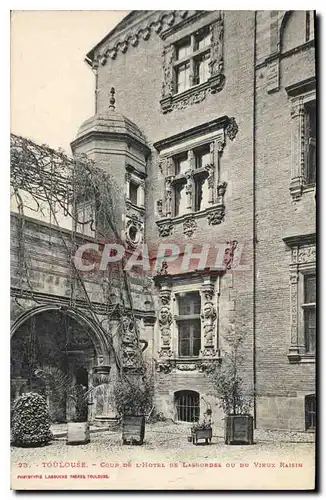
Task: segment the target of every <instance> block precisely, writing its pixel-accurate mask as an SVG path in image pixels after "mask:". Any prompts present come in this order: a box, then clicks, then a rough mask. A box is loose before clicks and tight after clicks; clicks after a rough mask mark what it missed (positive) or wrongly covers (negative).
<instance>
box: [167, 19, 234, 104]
mask: <svg viewBox="0 0 326 500" xmlns="http://www.w3.org/2000/svg"><path fill="white" fill-rule="evenodd" d="M190 20H191V19H190V18H189V24H187V25H186V26H180V27H177V29H176V30H167V31H166V32H165V33H162V35H161V37H162V38H163V40H164V41H165V45H164V48H163V52H162V57H163V83H162V97H161V100H160V105H161V110H162V112H163V113H168V112H170V111H172V110H174V109H184V108H186V107H188V106H190V105H192V104H195V103H199V102H201V101H203V100H204V99H205V98H206V96H207V94H208V93H211V94H215V93H216V92H219V91H220V90H222V88H223V86H224V82H225V77H224V74H223V70H224V62H223V44H224V19H223V15H222V13H221V11H212V12H209V13H205V14H204V16H203V15H202V14H201V15H200V18H199V19H197V20H196V21H192V22H190ZM207 27H208V28H209V30H210V35H211V43H210V46H209V49H210V62H209V68H210V76H209V78H208V79H207V80H206V81H205V82H202V83H199V84H193V85H190V87H189V88H187V89H186V90H184V91H182V92H179V93H177V92H176V78H175V68H176V67H177V66H178V65H179V64H180V62H178V61H177V58H176V53H177V46H178V44H179V43H180V42H181V41H182V40H184V39H185V38H187V37H190V38H191V40H192V42H191V43H192V45H193V46H194V38H195V36H196V34H197V33H198V32H200V31H201V30H203V29H205V28H207ZM205 51H207V48H205V49H203V52H205ZM201 52H202V50H198V51H195V52H193V53H192V54H191V55H189V57H187V58H185V60H186V59H187V60H188V59H189V60H190V59H192V58H193V57H196V56H199V55H200V53H201ZM192 66H193V65H192V64H190V79H191V83H192V82H193V78H194V72H193V71H192V69H191V68H192Z"/></svg>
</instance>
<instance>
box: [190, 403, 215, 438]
mask: <svg viewBox="0 0 326 500" xmlns="http://www.w3.org/2000/svg"><path fill="white" fill-rule="evenodd" d="M211 415H212V411H211V410H210V409H208V410H207V411H206V413H205V414H204V418H203V420H202V421H201V422H195V423H194V424H193V425H192V427H191V441H192V442H193V444H196V445H197V443H198V439H205V442H206V444H208V443H211V441H212V420H211Z"/></svg>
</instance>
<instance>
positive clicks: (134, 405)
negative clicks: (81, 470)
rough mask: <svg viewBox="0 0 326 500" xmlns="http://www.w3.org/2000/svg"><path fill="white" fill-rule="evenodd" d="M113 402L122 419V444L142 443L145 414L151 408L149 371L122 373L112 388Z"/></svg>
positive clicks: (151, 393) (151, 383) (151, 394)
mask: <svg viewBox="0 0 326 500" xmlns="http://www.w3.org/2000/svg"><path fill="white" fill-rule="evenodd" d="M114 395H115V404H116V409H117V412H118V414H119V416H120V417H121V419H122V442H123V444H143V442H144V437H145V414H146V413H147V412H148V411H149V410H150V409H151V408H152V402H153V380H152V377H151V375H150V373H149V371H146V372H145V373H141V374H139V373H133V374H128V375H127V374H126V373H122V374H121V375H120V378H119V379H118V380H117V382H116V384H115V388H114Z"/></svg>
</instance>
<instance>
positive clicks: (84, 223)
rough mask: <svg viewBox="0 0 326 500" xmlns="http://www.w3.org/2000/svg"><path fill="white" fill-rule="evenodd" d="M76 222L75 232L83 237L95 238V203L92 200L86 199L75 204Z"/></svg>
mask: <svg viewBox="0 0 326 500" xmlns="http://www.w3.org/2000/svg"><path fill="white" fill-rule="evenodd" d="M76 214H77V220H78V221H79V220H80V222H77V223H76V232H77V233H79V234H82V235H83V236H90V237H92V238H95V237H96V235H97V227H96V226H97V220H96V219H97V214H96V202H95V201H94V199H93V198H92V199H87V200H84V201H81V202H78V203H77V207H76Z"/></svg>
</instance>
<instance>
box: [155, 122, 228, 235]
mask: <svg viewBox="0 0 326 500" xmlns="http://www.w3.org/2000/svg"><path fill="white" fill-rule="evenodd" d="M237 131H238V126H237V124H236V121H235V119H234V118H228V117H227V116H224V117H222V118H219V119H217V120H213V121H211V122H209V123H207V124H203V125H200V126H197V127H194V128H192V129H190V130H188V131H186V132H184V133H180V134H177V135H175V136H172V137H170V138H167V139H164V140H162V141H159V142H157V143H155V144H154V147H155V149H156V150H157V151H158V153H159V157H158V167H159V170H160V171H161V174H162V175H163V177H164V195H163V197H162V198H161V199H159V200H157V202H156V208H157V215H158V216H159V217H160V218H159V220H156V225H157V227H158V230H159V236H161V237H166V236H170V234H171V233H172V231H173V228H174V227H175V226H177V225H179V224H182V225H183V233H184V234H185V235H186V236H188V237H190V236H192V235H193V234H194V232H195V231H196V229H197V222H196V219H198V218H205V217H206V218H207V220H208V224H209V225H217V224H220V223H221V222H222V221H223V220H224V216H225V192H226V188H227V182H226V181H223V179H222V177H223V172H222V169H221V158H222V154H223V150H224V147H225V145H226V136H228V137H229V139H230V140H234V138H235V136H236V134H237ZM205 145H206V146H207V145H209V147H210V155H211V160H210V163H209V164H207V165H206V166H205V167H202V168H201V169H200V170H201V172H198V171H197V172H196V165H195V154H194V151H195V150H197V149H198V148H200V147H202V146H205ZM185 152H187V153H188V157H189V160H190V168H189V170H188V171H187V172H184V174H182V175H175V172H174V158H175V157H177V156H178V155H179V154H182V153H185ZM199 173H200V174H203V175H205V176H206V179H207V187H208V191H209V200H208V204H209V206H208V207H205V208H202V209H201V210H199V211H194V208H195V206H194V202H193V196H194V176H196V175H198V174H199ZM181 178H182V179H183V178H184V179H185V180H186V187H185V195H186V197H187V200H186V201H187V209H186V213H184V214H181V215H177V216H174V214H173V208H172V207H173V204H174V184H175V183H176V182H178V181H180V179H181Z"/></svg>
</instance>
